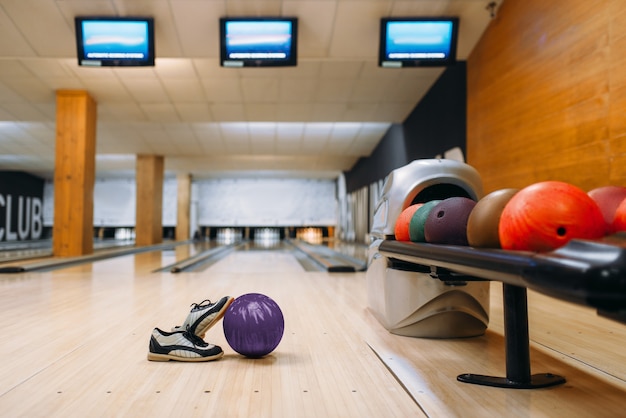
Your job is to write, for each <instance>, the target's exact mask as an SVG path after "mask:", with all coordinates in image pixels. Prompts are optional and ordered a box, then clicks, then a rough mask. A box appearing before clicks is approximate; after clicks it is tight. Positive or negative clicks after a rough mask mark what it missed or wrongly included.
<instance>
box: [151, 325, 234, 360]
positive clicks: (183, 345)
mask: <svg viewBox="0 0 626 418" xmlns="http://www.w3.org/2000/svg"><path fill="white" fill-rule="evenodd" d="M223 355H224V351H222V348H221V347H219V346H217V345H214V344H209V343H207V342H205V341H204V340H203V339H202V338H200V337H198V336H197V335H194V334H193V333H191V332H189V331H176V332H167V331H162V330H160V329H158V328H155V329H154V330H152V335H151V336H150V346H149V348H148V360H150V361H170V360H175V361H211V360H217V359H219V358H220V357H222V356H223Z"/></svg>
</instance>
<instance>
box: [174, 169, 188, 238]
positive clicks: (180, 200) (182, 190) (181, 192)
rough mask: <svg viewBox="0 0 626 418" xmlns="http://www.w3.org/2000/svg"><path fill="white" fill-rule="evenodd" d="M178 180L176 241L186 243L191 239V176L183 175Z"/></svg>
mask: <svg viewBox="0 0 626 418" xmlns="http://www.w3.org/2000/svg"><path fill="white" fill-rule="evenodd" d="M176 180H177V186H178V187H177V188H176V190H177V192H176V199H177V206H176V241H186V240H188V239H189V238H190V237H189V228H190V223H191V220H190V213H191V212H190V211H191V176H190V175H189V174H181V175H179V176H177V177H176Z"/></svg>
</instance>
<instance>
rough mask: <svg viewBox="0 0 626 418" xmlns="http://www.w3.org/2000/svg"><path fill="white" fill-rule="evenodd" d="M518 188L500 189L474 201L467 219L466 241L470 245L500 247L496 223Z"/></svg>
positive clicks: (497, 223)
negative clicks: (476, 201)
mask: <svg viewBox="0 0 626 418" xmlns="http://www.w3.org/2000/svg"><path fill="white" fill-rule="evenodd" d="M518 191H519V189H500V190H496V191H493V192H491V193H489V194H488V195H487V196H485V197H483V198H482V199H480V200H479V201H478V203H476V206H474V209H472V213H470V215H469V219H468V220H467V242H468V243H469V245H471V246H472V247H482V248H502V246H501V244H500V235H499V234H498V225H499V223H500V215H501V214H502V211H503V210H504V207H505V206H506V204H507V203H508V202H509V200H511V198H512V197H513V195H515V193H517V192H518Z"/></svg>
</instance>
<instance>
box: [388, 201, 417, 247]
mask: <svg viewBox="0 0 626 418" xmlns="http://www.w3.org/2000/svg"><path fill="white" fill-rule="evenodd" d="M420 206H422V203H416V204H414V205H411V206H409V207H407V208H406V209H404V210H403V211H402V212H400V215H399V216H398V219H397V220H396V225H395V227H394V231H393V232H394V235H395V236H396V241H411V238H410V236H409V222H411V218H412V217H413V214H414V213H415V211H416V210H417V209H418V208H419V207H420Z"/></svg>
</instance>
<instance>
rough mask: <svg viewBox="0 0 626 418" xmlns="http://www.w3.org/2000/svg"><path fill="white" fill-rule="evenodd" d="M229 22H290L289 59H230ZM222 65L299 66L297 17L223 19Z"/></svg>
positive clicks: (221, 24)
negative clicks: (227, 29) (228, 46)
mask: <svg viewBox="0 0 626 418" xmlns="http://www.w3.org/2000/svg"><path fill="white" fill-rule="evenodd" d="M228 22H289V23H291V48H290V52H289V57H288V58H279V59H254V58H243V59H237V60H234V59H229V58H228V51H227V44H226V36H227V33H226V25H227V23H228ZM219 31H220V33H219V35H220V40H219V42H220V65H221V66H222V67H233V68H240V67H295V66H297V65H298V18H297V17H221V18H220V21H219Z"/></svg>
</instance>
